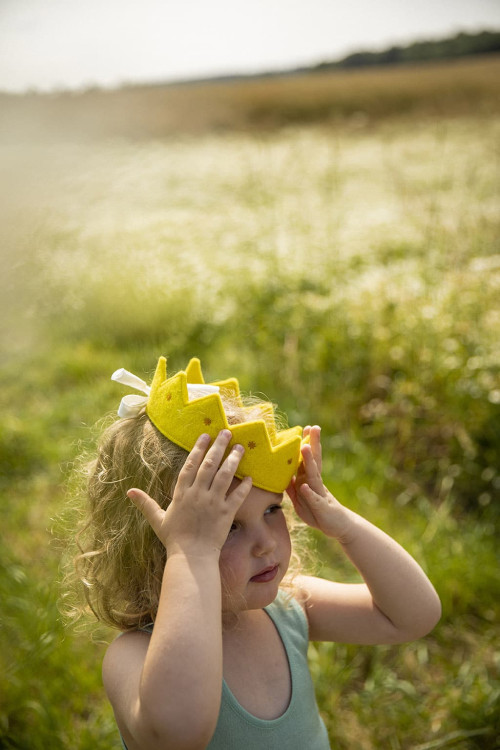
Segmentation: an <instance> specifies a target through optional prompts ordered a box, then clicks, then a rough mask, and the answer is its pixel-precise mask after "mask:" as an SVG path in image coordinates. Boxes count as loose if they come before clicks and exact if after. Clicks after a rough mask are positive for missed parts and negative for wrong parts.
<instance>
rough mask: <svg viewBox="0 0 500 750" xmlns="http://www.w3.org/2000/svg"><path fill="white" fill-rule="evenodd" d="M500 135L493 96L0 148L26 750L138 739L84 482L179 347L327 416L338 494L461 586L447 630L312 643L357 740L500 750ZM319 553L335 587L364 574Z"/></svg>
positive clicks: (15, 628)
mask: <svg viewBox="0 0 500 750" xmlns="http://www.w3.org/2000/svg"><path fill="white" fill-rule="evenodd" d="M372 74H373V75H375V74H374V72H372ZM384 75H385V73H384ZM436 76H437V78H439V73H436ZM476 83H477V82H476ZM247 85H248V84H247ZM273 85H275V84H273ZM276 85H277V84H276ZM285 85H291V84H288V83H286V82H285ZM407 85H408V86H409V87H410V88H411V86H410V84H409V83H408V80H407ZM467 85H468V84H467ZM467 85H466V86H465V89H464V90H468V89H467ZM401 86H402V84H401ZM233 95H234V96H235V97H236V96H237V94H236V93H235V92H233ZM485 101H486V100H485ZM276 116H277V117H278V119H279V115H276ZM24 132H26V131H24ZM499 136H500V119H499V116H498V114H497V112H496V105H495V104H494V103H493V100H492V103H491V106H490V107H489V108H488V106H486V104H485V105H484V107H483V108H482V116H481V117H479V116H478V115H477V113H476V112H474V108H473V107H472V108H469V110H468V111H467V112H461V113H458V111H457V110H455V109H453V107H450V111H449V112H447V111H446V110H444V111H442V112H441V113H440V115H439V117H437V116H435V115H432V113H430V112H429V110H428V109H427V110H426V111H425V112H422V113H421V114H420V115H419V116H418V117H417V116H412V117H401V116H399V115H398V116H394V117H390V116H387V117H385V118H382V119H381V120H380V121H377V122H374V121H373V120H372V121H370V120H369V119H368V120H367V119H366V118H363V117H360V118H354V119H353V118H352V117H348V118H347V119H345V120H338V121H328V122H324V121H320V122H313V123H310V124H301V125H297V124H295V125H292V126H288V127H285V128H282V127H280V128H267V129H261V130H258V129H253V130H252V131H251V132H244V131H243V130H241V129H239V128H238V127H236V128H234V129H232V130H231V129H228V130H227V132H226V131H225V132H222V133H221V132H210V130H209V129H206V130H205V131H204V132H203V133H202V134H200V135H198V136H194V135H193V134H181V133H178V134H177V135H171V136H170V137H169V138H165V139H160V138H154V139H150V140H148V139H147V138H143V139H142V140H140V141H131V140H128V139H126V138H124V137H116V138H100V139H99V140H92V141H88V140H86V141H82V140H80V141H79V142H78V141H76V140H75V139H73V140H71V139H67V140H65V141H64V142H59V141H57V140H53V141H47V140H45V141H43V142H26V141H25V140H22V139H20V140H19V141H18V142H16V141H15V140H14V139H13V138H12V134H11V135H10V137H9V140H8V142H7V141H4V142H2V143H0V163H1V164H2V169H1V171H0V174H1V175H2V176H1V177H0V181H1V187H2V189H3V193H4V194H5V196H6V199H5V201H4V204H3V207H2V216H1V219H2V221H1V224H0V226H1V229H0V233H1V237H2V253H3V257H2V260H3V263H2V269H3V272H2V275H1V279H0V292H1V299H2V316H1V327H0V338H1V342H2V360H1V362H2V368H1V375H0V377H1V399H2V422H1V425H0V450H1V456H2V473H1V478H0V483H1V489H2V503H1V506H0V516H1V523H2V539H1V542H0V561H1V570H0V602H1V605H0V606H1V617H0V654H1V656H0V667H1V670H0V674H1V677H0V747H1V748H18V749H22V750H28V748H29V750H39V749H40V750H41V748H44V749H46V748H50V749H51V750H59V749H63V748H64V749H66V748H72V749H73V750H76V749H78V750H90V749H91V748H92V749H94V748H99V750H111V749H112V748H118V747H119V741H118V737H117V733H116V729H115V726H114V722H113V717H112V713H111V709H110V708H109V706H108V705H107V703H106V701H105V699H104V695H103V691H102V688H101V683H100V662H101V659H102V655H103V652H104V648H105V645H104V642H105V641H106V640H109V639H110V638H112V637H113V633H110V632H109V631H106V630H103V629H97V630H91V632H89V628H86V629H85V628H83V627H82V628H80V629H73V628H67V627H65V625H64V623H63V622H62V619H61V616H60V614H59V609H58V608H59V600H60V593H61V591H60V585H59V581H60V580H61V575H62V574H61V570H60V558H61V548H64V545H65V541H64V540H65V539H70V538H71V532H72V524H73V522H74V516H73V515H72V514H71V513H67V512H66V509H67V508H68V506H69V505H70V498H69V495H70V492H69V489H68V479H69V477H70V476H71V471H72V467H73V462H74V460H75V457H76V456H77V455H78V454H79V453H80V451H81V450H82V448H85V447H88V446H89V445H91V444H92V440H93V437H94V434H95V433H94V431H93V429H92V425H93V424H94V423H95V422H96V420H98V419H99V418H100V417H101V416H102V415H103V414H105V413H107V412H111V411H113V410H114V409H115V408H116V407H117V405H118V402H119V399H120V397H121V395H122V394H121V390H120V389H119V388H118V389H117V387H116V385H114V384H112V383H111V382H110V381H109V376H110V374H111V373H112V372H113V371H114V370H115V369H116V368H118V367H125V368H127V369H130V370H132V371H134V372H136V373H137V374H139V375H143V376H145V377H146V378H148V377H149V376H150V375H151V373H152V371H153V370H154V366H155V363H156V358H157V357H158V355H159V354H165V355H167V356H168V357H169V363H170V366H171V367H172V368H173V369H177V368H180V367H183V366H184V365H185V364H186V362H187V359H188V358H189V357H190V356H193V355H198V356H200V357H201V359H202V363H203V366H204V370H205V372H206V374H207V375H208V376H209V377H210V378H217V377H224V376H226V375H228V374H234V375H237V376H238V377H239V378H240V383H241V384H242V387H243V389H245V390H247V391H253V392H264V393H265V394H266V395H267V396H268V397H269V398H270V399H272V400H274V401H276V402H278V403H279V405H280V408H281V409H282V410H284V411H285V412H287V414H288V418H289V422H290V424H300V423H302V424H303V423H309V422H313V423H314V422H318V423H320V424H322V426H323V433H324V436H325V454H326V460H325V479H326V482H327V484H328V485H329V487H330V488H331V489H332V491H334V492H335V493H336V495H337V496H338V497H339V499H341V500H342V501H343V502H345V503H346V504H347V505H349V506H350V507H352V508H353V509H354V510H356V511H358V512H361V513H362V514H363V515H365V516H366V517H367V518H369V519H370V520H371V521H373V522H374V523H376V524H378V525H380V526H381V527H382V528H384V529H385V530H387V531H388V532H389V533H391V534H392V535H393V536H395V538H396V539H398V541H400V542H401V543H402V544H403V545H404V546H405V547H406V548H407V549H408V550H409V551H410V552H411V553H412V554H413V555H414V556H415V557H416V558H417V560H418V561H419V562H420V563H421V564H422V565H423V567H424V568H425V569H426V571H427V572H428V573H429V575H430V577H431V579H432V580H433V582H434V583H435V585H436V587H437V589H438V591H439V594H440V596H441V598H442V602H443V608H444V613H443V618H442V621H441V623H440V624H439V626H438V627H437V628H436V630H435V631H434V633H432V634H431V635H430V636H428V637H427V638H425V639H423V640H421V641H419V642H416V643H412V644H409V645H407V646H403V647H380V648H358V647H352V646H346V645H337V644H333V645H331V644H315V645H312V646H311V669H312V672H313V675H314V679H315V683H316V686H317V694H318V700H319V704H320V708H321V711H322V714H323V716H324V718H325V721H326V723H327V726H328V729H329V732H330V736H331V740H332V745H333V746H334V747H336V748H340V749H341V750H370V749H371V748H375V749H379V748H380V750H385V749H386V748H388V749H389V750H436V749H438V748H454V749H458V750H475V749H477V750H479V749H481V750H493V748H497V747H498V746H499V742H500V722H499V715H500V711H499V708H500V706H499V696H500V680H499V678H498V665H499V659H500V655H499V653H498V615H499V607H498V599H499V582H498V552H497V544H496V541H495V529H496V524H497V521H498V496H499V489H500V477H499V474H498V465H499V463H498V446H499V443H500V435H499V427H498V425H499V418H498V417H499V415H498V411H499V404H500V382H499V364H500V361H499V349H498V331H499V323H500V310H499V305H498V299H499V287H500V254H499V253H500V251H499V249H498V236H499V210H498V209H499V177H498V176H499V174H500V171H499V166H500V163H499V162H500V149H499V143H500V138H499ZM310 543H311V545H312V547H313V549H314V550H315V552H316V553H317V559H318V563H317V570H318V571H319V572H320V573H321V574H323V575H326V576H332V577H335V578H336V579H339V580H357V579H356V573H355V572H353V570H352V569H351V568H350V567H349V565H348V564H347V563H346V561H345V560H344V559H343V558H342V557H341V556H340V554H339V552H338V550H337V549H336V548H335V547H334V546H333V545H332V544H331V543H329V542H325V540H323V539H321V538H317V537H315V536H314V535H312V536H311V539H310Z"/></svg>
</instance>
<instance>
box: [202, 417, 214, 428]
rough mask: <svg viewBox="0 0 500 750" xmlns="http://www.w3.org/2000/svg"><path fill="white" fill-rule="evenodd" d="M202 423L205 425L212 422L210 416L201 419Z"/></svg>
mask: <svg viewBox="0 0 500 750" xmlns="http://www.w3.org/2000/svg"><path fill="white" fill-rule="evenodd" d="M203 424H206V425H207V426H208V425H209V424H212V420H211V419H210V417H205V419H204V420H203Z"/></svg>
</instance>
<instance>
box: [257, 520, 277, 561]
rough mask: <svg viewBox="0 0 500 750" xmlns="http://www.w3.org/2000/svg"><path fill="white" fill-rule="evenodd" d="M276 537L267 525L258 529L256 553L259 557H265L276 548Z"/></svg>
mask: <svg viewBox="0 0 500 750" xmlns="http://www.w3.org/2000/svg"><path fill="white" fill-rule="evenodd" d="M276 544H277V542H276V539H275V536H274V534H273V533H272V531H271V530H270V529H269V528H268V527H267V526H265V525H263V526H261V527H260V528H259V529H258V531H256V534H255V539H254V545H253V548H254V554H255V555H256V556H257V557H263V556H264V555H267V554H269V553H270V552H272V551H273V550H274V549H275V548H276Z"/></svg>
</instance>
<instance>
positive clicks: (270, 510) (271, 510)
mask: <svg viewBox="0 0 500 750" xmlns="http://www.w3.org/2000/svg"><path fill="white" fill-rule="evenodd" d="M278 510H282V507H281V505H271V506H270V507H269V508H268V509H267V510H266V513H269V514H270V513H277V511H278Z"/></svg>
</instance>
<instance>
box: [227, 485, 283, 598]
mask: <svg viewBox="0 0 500 750" xmlns="http://www.w3.org/2000/svg"><path fill="white" fill-rule="evenodd" d="M282 502H283V495H279V494H275V493H273V492H268V491H267V490H261V489H259V488H257V487H252V489H251V490H250V493H249V495H248V496H247V498H246V499H245V501H244V503H243V505H242V506H241V507H240V509H239V510H238V512H237V513H236V516H235V518H234V523H233V526H232V528H231V531H230V533H229V536H228V538H227V540H226V542H225V544H224V546H223V548H222V550H221V556H220V563H219V564H220V571H221V579H222V611H223V612H235V611H242V610H246V609H261V608H262V607H266V606H267V605H268V604H271V602H272V601H274V599H275V598H276V595H277V593H278V587H279V584H280V583H281V581H282V579H283V577H284V575H285V573H286V571H287V569H288V564H289V562H290V554H291V542H290V535H289V533H288V528H287V524H286V520H285V516H284V514H283V511H282V510H281V504H282Z"/></svg>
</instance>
